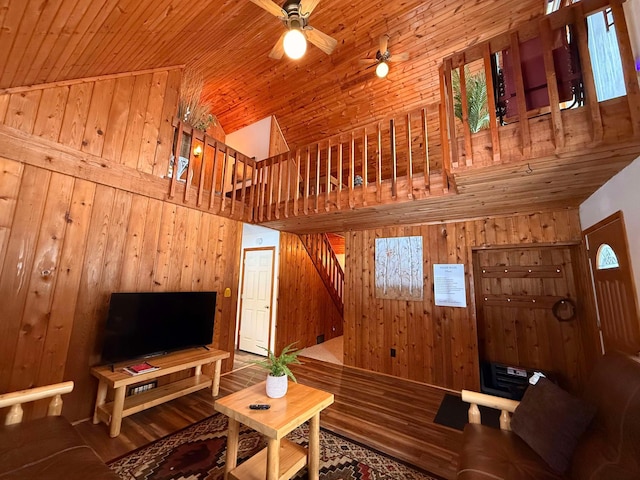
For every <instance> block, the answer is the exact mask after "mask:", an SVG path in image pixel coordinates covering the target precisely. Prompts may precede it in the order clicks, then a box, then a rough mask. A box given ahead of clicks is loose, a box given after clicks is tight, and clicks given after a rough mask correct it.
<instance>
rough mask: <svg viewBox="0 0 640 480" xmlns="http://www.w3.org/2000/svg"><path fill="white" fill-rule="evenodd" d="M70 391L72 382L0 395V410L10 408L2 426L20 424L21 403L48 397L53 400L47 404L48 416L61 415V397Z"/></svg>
mask: <svg viewBox="0 0 640 480" xmlns="http://www.w3.org/2000/svg"><path fill="white" fill-rule="evenodd" d="M71 390H73V382H62V383H56V384H53V385H47V386H44V387H35V388H29V389H27V390H20V391H18V392H10V393H4V394H2V395H0V408H5V407H11V409H10V410H9V413H7V417H6V419H5V421H4V424H5V425H12V424H14V423H20V422H22V413H23V412H22V404H23V403H29V402H35V401H36V400H42V399H43V398H49V397H53V398H52V399H51V402H49V410H48V415H50V416H53V415H60V414H61V413H62V397H61V395H63V394H65V393H69V392H71Z"/></svg>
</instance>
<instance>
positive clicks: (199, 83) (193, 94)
mask: <svg viewBox="0 0 640 480" xmlns="http://www.w3.org/2000/svg"><path fill="white" fill-rule="evenodd" d="M203 86H204V80H203V79H202V75H200V74H198V73H197V72H196V71H195V70H193V69H189V68H188V69H185V71H184V72H183V74H182V82H181V84H180V99H179V101H178V118H180V120H182V121H183V122H185V123H187V124H188V125H191V126H192V127H193V128H195V129H197V130H203V131H206V130H207V129H208V128H209V127H211V126H214V125H217V124H218V119H217V118H216V116H215V115H214V114H213V113H212V107H211V104H210V103H208V102H203V101H202V88H203Z"/></svg>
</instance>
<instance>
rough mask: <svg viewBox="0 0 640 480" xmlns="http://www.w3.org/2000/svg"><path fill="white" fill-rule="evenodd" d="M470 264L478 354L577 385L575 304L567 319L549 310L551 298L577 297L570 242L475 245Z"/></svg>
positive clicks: (578, 339) (578, 348)
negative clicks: (525, 245) (485, 247)
mask: <svg viewBox="0 0 640 480" xmlns="http://www.w3.org/2000/svg"><path fill="white" fill-rule="evenodd" d="M474 270H475V289H476V305H477V309H478V312H477V313H478V347H479V351H480V360H481V361H484V362H495V363H500V364H505V365H509V366H514V367H522V368H528V369H537V370H543V371H545V372H548V373H550V374H553V376H554V377H555V378H556V379H557V380H558V381H559V382H560V383H561V384H564V385H566V387H567V388H575V389H577V388H578V387H579V384H580V378H581V373H582V368H583V364H584V362H583V361H582V358H583V352H582V342H581V331H580V328H579V326H578V322H579V321H580V319H579V318H578V313H577V312H578V311H579V309H577V308H576V309H575V316H573V317H572V318H570V319H566V318H565V319H563V320H559V319H558V318H556V316H554V313H553V308H554V305H556V304H558V305H566V304H573V305H577V303H578V302H579V301H580V299H579V298H577V294H576V286H575V281H574V277H573V267H572V256H571V247H570V246H551V247H547V246H535V247H528V248H501V249H488V250H477V251H475V252H474ZM558 302H561V303H558ZM556 312H557V310H556Z"/></svg>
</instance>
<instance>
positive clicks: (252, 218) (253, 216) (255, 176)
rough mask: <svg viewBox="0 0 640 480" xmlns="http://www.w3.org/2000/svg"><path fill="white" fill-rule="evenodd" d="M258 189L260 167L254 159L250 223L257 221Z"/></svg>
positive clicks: (250, 192) (250, 194) (250, 197)
mask: <svg viewBox="0 0 640 480" xmlns="http://www.w3.org/2000/svg"><path fill="white" fill-rule="evenodd" d="M257 187H258V165H257V164H256V162H255V160H254V159H251V187H250V191H249V221H250V222H254V221H255V220H256V218H257V217H256V206H255V203H254V202H255V200H256V189H257Z"/></svg>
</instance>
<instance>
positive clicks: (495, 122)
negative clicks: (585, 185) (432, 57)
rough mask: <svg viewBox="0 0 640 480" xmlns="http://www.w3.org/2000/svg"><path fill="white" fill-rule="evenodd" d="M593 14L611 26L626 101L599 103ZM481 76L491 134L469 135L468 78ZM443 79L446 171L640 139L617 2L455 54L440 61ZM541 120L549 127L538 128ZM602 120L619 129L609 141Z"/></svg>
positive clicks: (639, 101) (580, 9)
mask: <svg viewBox="0 0 640 480" xmlns="http://www.w3.org/2000/svg"><path fill="white" fill-rule="evenodd" d="M597 13H603V14H606V15H607V17H608V18H610V19H613V25H614V26H615V33H616V38H617V45H618V49H619V52H620V60H621V64H622V75H623V79H624V87H625V88H626V97H625V98H620V99H616V100H612V101H608V102H600V103H599V102H598V98H597V94H596V84H595V80H594V73H593V72H594V70H593V67H594V65H592V58H591V54H590V51H589V45H588V33H590V32H587V21H586V19H587V17H588V16H590V15H593V14H597ZM607 28H609V25H607ZM607 68H609V67H607ZM478 73H480V74H484V78H485V81H486V92H487V105H486V108H487V111H488V116H489V121H488V130H484V131H480V132H478V133H474V132H472V128H471V123H470V117H469V111H470V109H469V103H470V102H471V101H472V100H471V95H469V93H470V92H467V81H466V77H467V76H468V75H476V74H478ZM456 77H457V78H456ZM507 77H508V78H507ZM535 77H537V78H535ZM440 78H441V83H440V84H441V88H440V94H441V99H442V105H443V108H444V115H443V117H442V123H441V130H442V133H443V155H444V158H445V160H444V163H445V164H450V165H451V166H452V167H453V168H457V167H463V166H471V165H481V166H482V165H489V164H497V163H505V162H511V161H517V160H527V159H530V158H540V157H543V156H545V155H552V154H554V153H559V152H562V151H564V150H566V149H570V148H578V147H582V148H584V145H585V144H591V145H595V144H598V143H600V142H603V141H609V142H615V141H619V140H620V137H621V136H622V137H624V135H627V136H628V137H632V136H638V135H640V93H639V88H638V78H637V73H636V71H635V63H634V59H633V55H632V52H631V43H630V40H629V34H628V31H627V24H626V19H625V15H624V10H623V8H622V1H620V0H582V1H580V2H578V3H575V4H573V5H572V6H570V7H566V8H562V9H560V10H559V11H557V12H554V13H552V14H550V15H547V16H544V17H542V18H540V19H536V20H533V21H531V22H528V23H526V24H524V25H522V26H520V27H518V28H516V29H514V30H512V31H510V32H507V33H505V34H502V35H499V36H497V37H495V38H493V39H491V40H488V41H486V42H483V43H480V44H478V45H474V46H473V47H470V48H468V49H466V50H464V51H463V52H459V53H455V54H453V55H451V56H449V57H448V58H445V59H444V61H443V64H442V66H441V68H440ZM454 86H455V87H457V88H454ZM567 94H569V96H571V95H572V96H573V98H572V100H569V98H568V97H567ZM572 102H573V104H571V103H572ZM581 105H582V106H583V107H584V108H575V107H580V106H581ZM571 107H574V108H571ZM456 110H457V112H458V117H460V116H461V117H462V118H461V119H459V118H456ZM625 110H626V111H625ZM543 114H548V115H550V122H548V121H539V118H540V117H539V116H540V115H543ZM536 117H537V118H536ZM605 117H608V118H609V119H611V118H615V120H616V122H619V123H618V124H617V125H616V129H615V132H613V133H614V134H610V138H606V133H607V132H606V128H605V127H604V125H603V123H604V120H605ZM537 119H538V120H537ZM525 120H526V121H525ZM545 130H546V131H545ZM585 131H586V132H588V138H586V139H585V136H584V132H585Z"/></svg>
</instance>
